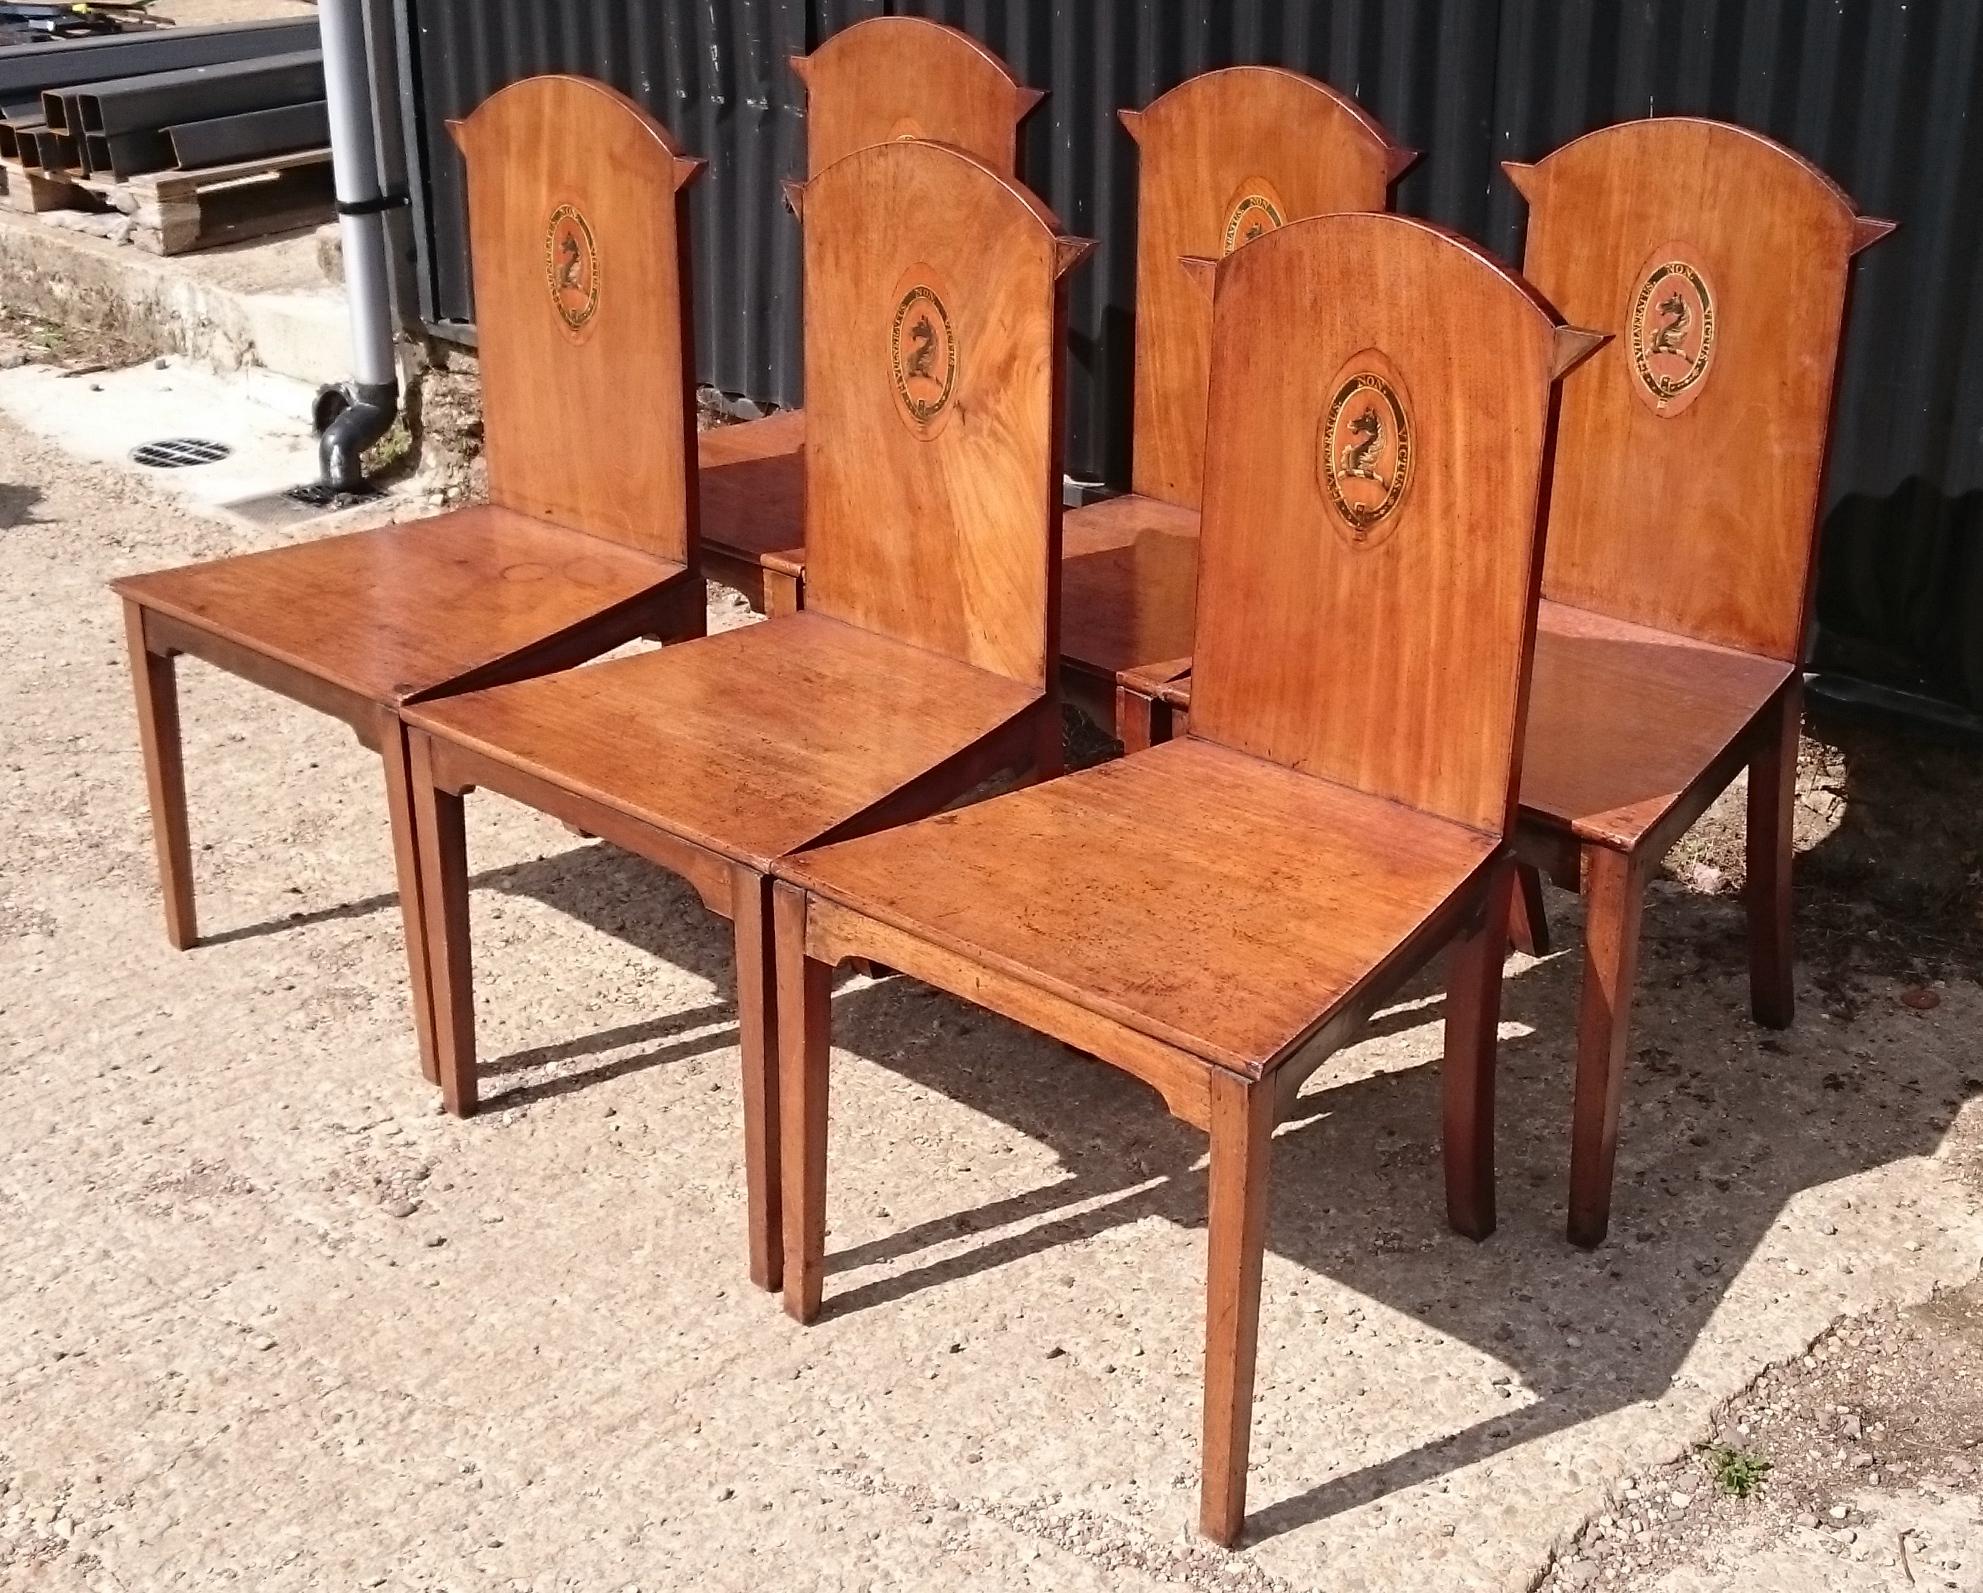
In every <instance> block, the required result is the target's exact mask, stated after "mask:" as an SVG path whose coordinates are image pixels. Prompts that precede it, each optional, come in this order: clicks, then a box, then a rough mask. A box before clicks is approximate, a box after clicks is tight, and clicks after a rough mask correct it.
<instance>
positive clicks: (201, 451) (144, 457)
mask: <svg viewBox="0 0 1983 1593" xmlns="http://www.w3.org/2000/svg"><path fill="white" fill-rule="evenodd" d="M233 452H234V450H233V449H232V448H230V447H228V446H227V444H226V443H218V442H210V441H208V440H207V439H206V438H205V437H167V438H164V439H163V440H161V441H159V442H148V443H140V444H139V445H138V446H137V447H136V448H133V449H132V450H131V457H132V458H133V459H134V460H136V461H137V462H138V463H139V464H141V465H150V466H151V467H152V468H153V469H154V470H177V469H179V468H180V467H181V466H184V465H210V464H212V463H213V462H214V461H215V460H217V459H225V458H226V457H227V456H228V455H229V454H231V453H233Z"/></svg>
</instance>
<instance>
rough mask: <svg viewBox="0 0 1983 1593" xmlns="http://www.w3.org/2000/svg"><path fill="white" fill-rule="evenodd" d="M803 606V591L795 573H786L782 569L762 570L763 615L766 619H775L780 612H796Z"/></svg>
mask: <svg viewBox="0 0 1983 1593" xmlns="http://www.w3.org/2000/svg"><path fill="white" fill-rule="evenodd" d="M804 607H805V592H804V590H803V589H802V588H801V586H800V584H799V578H798V577H797V576H796V575H787V574H786V573H785V572H784V571H783V570H766V571H765V572H764V615H765V618H766V619H776V618H777V617H778V616H779V615H781V614H796V613H798V612H799V610H800V609H802V608H804Z"/></svg>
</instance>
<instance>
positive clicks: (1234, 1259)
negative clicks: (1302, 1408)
mask: <svg viewBox="0 0 1983 1593" xmlns="http://www.w3.org/2000/svg"><path fill="white" fill-rule="evenodd" d="M1273 1138H1274V1092H1273V1090H1272V1088H1271V1087H1268V1086H1265V1085H1258V1084H1247V1083H1245V1082H1243V1081H1242V1080H1239V1079H1235V1078H1232V1077H1230V1076H1227V1075H1223V1074H1222V1075H1219V1076H1217V1077H1215V1078H1214V1080H1213V1082H1212V1132H1211V1141H1212V1155H1211V1169H1210V1172H1209V1174H1208V1175H1207V1180H1206V1182H1207V1184H1208V1186H1209V1199H1208V1203H1207V1204H1208V1209H1207V1212H1206V1220H1205V1412H1204V1416H1205V1457H1204V1471H1203V1475H1202V1476H1201V1477H1200V1479H1199V1492H1198V1530H1199V1531H1200V1532H1202V1533H1204V1534H1205V1536H1206V1537H1208V1538H1210V1539H1211V1540H1212V1541H1213V1542H1214V1543H1223V1544H1225V1545H1227V1546H1228V1547H1230V1546H1231V1545H1233V1544H1234V1543H1237V1542H1238V1541H1239V1533H1240V1527H1241V1525H1242V1524H1243V1523H1244V1522H1245V1520H1246V1461H1247V1454H1248V1451H1249V1449H1250V1447H1251V1440H1252V1435H1253V1372H1254V1361H1255V1357H1256V1355H1257V1352H1258V1349H1259V1341H1260V1271H1261V1264H1262V1262H1263V1261H1264V1260H1265V1257H1266V1247H1267V1167H1268V1153H1269V1150H1270V1148H1271V1146H1272V1142H1273Z"/></svg>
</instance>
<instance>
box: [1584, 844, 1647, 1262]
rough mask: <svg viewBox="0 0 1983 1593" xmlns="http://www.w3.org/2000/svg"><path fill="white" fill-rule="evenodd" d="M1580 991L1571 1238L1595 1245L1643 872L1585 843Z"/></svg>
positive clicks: (1607, 1185)
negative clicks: (1581, 981)
mask: <svg viewBox="0 0 1983 1593" xmlns="http://www.w3.org/2000/svg"><path fill="white" fill-rule="evenodd" d="M1583 865H1584V992H1583V999H1582V1004H1581V1007H1580V1009H1579V1011H1578V1015H1577V1091H1576V1103H1575V1106H1574V1107H1573V1109H1572V1116H1571V1125H1570V1242H1571V1243H1572V1244H1574V1245H1581V1246H1583V1247H1584V1248H1585V1249H1593V1248H1595V1247H1596V1246H1598V1245H1600V1244H1602V1243H1603V1242H1604V1235H1605V1231H1606V1229H1607V1228H1609V1226H1610V1224H1611V1176H1612V1169H1613V1166H1614V1164H1615V1163H1616V1161H1617V1155H1618V1102H1619V1097H1620V1095H1621V1094H1622V1093H1623V1090H1624V1083H1625V1041H1626V1036H1627V1032H1628V1030H1629V1029H1630V1026H1631V1019H1632V983H1633V980H1634V979H1635V978H1636V977H1637V973H1638V962H1639V916H1640V912H1641V910H1642V908H1643V907H1644V897H1645V874H1644V871H1643V869H1642V868H1641V866H1640V864H1639V861H1638V859H1637V858H1636V857H1634V856H1632V855H1630V854H1628V853H1625V852H1614V851H1611V850H1610V849H1609V848H1606V847H1600V846H1588V847H1585V848H1584V856H1583Z"/></svg>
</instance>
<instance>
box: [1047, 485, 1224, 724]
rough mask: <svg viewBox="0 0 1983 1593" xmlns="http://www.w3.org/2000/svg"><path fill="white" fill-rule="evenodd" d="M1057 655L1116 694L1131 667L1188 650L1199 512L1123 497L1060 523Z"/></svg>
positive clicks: (1074, 512)
mask: <svg viewBox="0 0 1983 1593" xmlns="http://www.w3.org/2000/svg"><path fill="white" fill-rule="evenodd" d="M1061 527H1062V529H1061V590H1060V605H1061V607H1060V653H1061V662H1062V663H1063V664H1064V665H1065V666H1066V667H1068V668H1070V669H1073V670H1075V671H1078V672H1080V673H1082V674H1084V675H1088V676H1091V677H1093V678H1095V679H1096V680H1098V681H1099V682H1100V683H1101V684H1102V685H1103V687H1104V688H1106V689H1109V690H1113V688H1114V686H1115V681H1116V677H1117V676H1118V675H1119V674H1121V673H1122V671H1124V670H1126V669H1133V668H1137V667H1140V666H1145V665H1149V664H1151V663H1153V662H1155V661H1157V660H1160V659H1167V658H1178V657H1182V656H1183V655H1185V654H1187V653H1189V652H1190V651H1191V623H1192V611H1193V607H1194V605H1195V603H1196V601H1197V594H1198V511H1197V510H1196V509H1190V508H1185V507H1183V506H1182V505H1180V504H1175V503H1166V502H1164V501H1163V500H1162V499H1161V498H1146V497H1144V496H1143V495H1142V494H1140V493H1134V492H1130V493H1124V494H1123V495H1122V496H1121V497H1119V498H1109V499H1106V500H1104V501H1103V502H1101V503H1091V504H1089V505H1087V506H1086V507H1085V508H1081V509H1075V510H1071V511H1070V512H1069V513H1068V514H1067V515H1066V516H1065V518H1064V519H1063V520H1062V522H1061Z"/></svg>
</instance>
